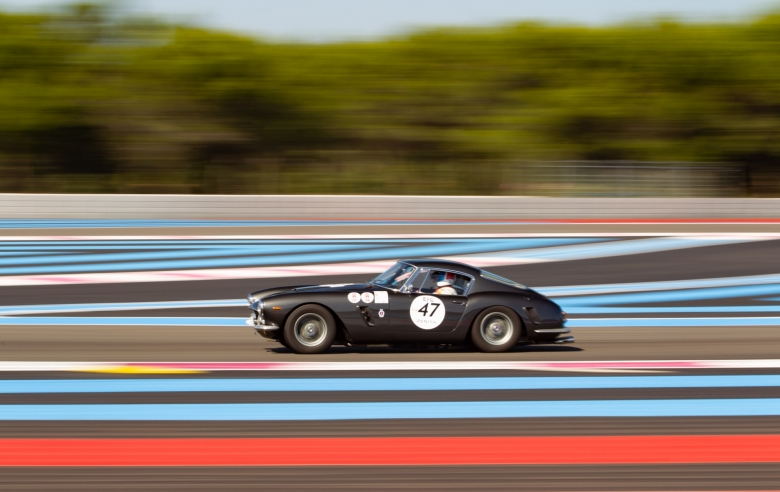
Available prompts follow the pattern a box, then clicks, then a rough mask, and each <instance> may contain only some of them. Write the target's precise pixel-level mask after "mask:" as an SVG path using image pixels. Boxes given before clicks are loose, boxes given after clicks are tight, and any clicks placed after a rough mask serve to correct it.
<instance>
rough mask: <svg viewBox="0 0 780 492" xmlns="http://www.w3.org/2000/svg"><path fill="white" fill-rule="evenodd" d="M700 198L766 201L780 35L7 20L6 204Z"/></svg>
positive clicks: (775, 151) (734, 29) (3, 22)
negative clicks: (50, 196)
mask: <svg viewBox="0 0 780 492" xmlns="http://www.w3.org/2000/svg"><path fill="white" fill-rule="evenodd" d="M583 169H584V170H585V171H586V174H587V179H582V178H581V177H582V176H583V174H582V172H583ZM626 170H628V171H630V172H626ZM643 170H644V171H643ZM572 176H574V178H573V177H572ZM576 176H580V177H579V178H577V177H576ZM615 176H619V177H620V179H617V180H615V179H613V178H614V177H615ZM656 178H658V183H657V185H654V186H653V187H651V188H649V189H647V190H645V191H641V187H638V186H639V185H641V183H642V182H650V181H652V180H654V179H656ZM604 183H607V185H604ZM700 183H709V184H711V186H710V185H708V187H707V190H706V191H705V192H704V194H712V195H719V194H727V195H747V196H777V195H780V14H777V15H765V16H762V17H760V18H756V19H753V20H750V21H742V22H733V23H722V24H703V23H679V22H675V21H673V20H666V21H664V20H653V21H648V22H646V23H635V24H622V25H614V26H607V27H577V26H553V25H544V24H536V23H521V24H516V25H508V26H504V27H492V28H484V29H437V30H427V31H421V32H417V33H413V34H410V35H405V36H402V37H393V38H387V39H382V40H378V41H372V42H349V43H336V44H303V43H298V44H294V43H286V44H285V43H270V42H264V41H262V40H258V39H252V38H248V37H244V36H238V35H234V34H230V33H225V32H217V31H210V30H206V29H202V28H195V27H189V26H179V25H166V24H163V23H160V22H157V21H155V20H154V19H131V18H124V17H122V16H120V15H118V14H116V13H115V12H113V11H112V10H111V9H110V8H109V7H106V6H100V5H76V6H72V7H69V8H67V9H64V10H59V11H52V12H51V13H47V14H34V15H33V14H2V13H0V191H3V192H65V193H69V192H98V193H216V194H237V193H242V194H260V193H262V194H297V193H360V194H365V193H380V194H477V195H496V194H537V195H538V194H564V195H565V194H571V195H578V194H580V195H583V194H584V195H587V194H596V195H598V194H607V195H609V194H620V193H621V190H623V191H625V190H626V189H629V190H634V191H631V193H636V194H661V195H663V194H686V193H695V191H691V190H693V189H694V188H695V186H696V185H697V184H700ZM636 190H639V191H636ZM671 190H675V191H674V193H672V191H671Z"/></svg>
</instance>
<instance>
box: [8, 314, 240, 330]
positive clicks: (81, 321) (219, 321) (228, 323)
mask: <svg viewBox="0 0 780 492" xmlns="http://www.w3.org/2000/svg"><path fill="white" fill-rule="evenodd" d="M247 318H248V316H247ZM247 318H173V317H171V318H166V317H156V318H155V317H149V318H132V317H127V318H117V317H90V316H79V317H76V316H74V317H65V316H59V317H57V316H51V317H47V316H35V317H33V316H30V317H27V316H20V317H0V326H3V325H24V326H184V327H193V326H215V327H225V328H229V327H242V328H247V325H246V319H247Z"/></svg>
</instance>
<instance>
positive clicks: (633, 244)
mask: <svg viewBox="0 0 780 492" xmlns="http://www.w3.org/2000/svg"><path fill="white" fill-rule="evenodd" d="M751 241H754V239H738V238H733V239H729V238H723V239H708V238H677V237H661V238H650V239H633V240H627V241H612V242H607V243H599V244H595V245H584V246H561V247H558V248H549V249H543V250H536V251H505V252H502V253H501V256H504V257H515V258H528V259H539V260H551V261H571V260H582V259H588V258H603V257H609V256H621V255H636V254H642V253H654V252H660V251H672V250H677V249H688V248H698V247H703V246H717V245H721V244H737V243H743V242H751Z"/></svg>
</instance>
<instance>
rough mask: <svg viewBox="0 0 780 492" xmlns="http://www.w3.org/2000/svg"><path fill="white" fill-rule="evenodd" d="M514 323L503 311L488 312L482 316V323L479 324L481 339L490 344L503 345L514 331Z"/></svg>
mask: <svg viewBox="0 0 780 492" xmlns="http://www.w3.org/2000/svg"><path fill="white" fill-rule="evenodd" d="M514 329H515V327H514V325H513V324H512V320H511V319H509V316H507V315H506V314H504V313H490V314H488V315H487V316H485V317H484V318H482V324H480V325H479V332H480V334H481V335H482V339H483V340H485V341H486V342H487V343H489V344H490V345H503V344H505V343H506V342H507V341H508V340H509V339H510V338H512V333H513V332H514Z"/></svg>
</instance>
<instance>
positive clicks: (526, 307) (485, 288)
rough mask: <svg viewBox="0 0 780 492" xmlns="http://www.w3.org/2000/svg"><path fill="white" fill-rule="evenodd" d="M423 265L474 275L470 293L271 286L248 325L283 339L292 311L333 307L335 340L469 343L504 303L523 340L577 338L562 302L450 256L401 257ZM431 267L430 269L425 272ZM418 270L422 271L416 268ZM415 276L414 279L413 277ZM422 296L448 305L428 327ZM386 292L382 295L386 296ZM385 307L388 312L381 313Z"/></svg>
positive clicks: (256, 299)
mask: <svg viewBox="0 0 780 492" xmlns="http://www.w3.org/2000/svg"><path fill="white" fill-rule="evenodd" d="M399 262H402V263H406V264H409V265H413V266H415V267H417V269H418V270H419V269H437V270H448V271H455V272H459V273H463V274H466V275H468V276H471V277H473V279H474V281H473V283H472V284H471V285H470V288H469V290H468V292H467V295H437V294H425V293H420V292H403V291H402V290H396V289H389V288H386V287H381V286H378V285H374V284H371V283H366V284H335V285H298V286H288V287H278V288H273V289H265V290H260V291H257V292H252V293H251V294H249V303H250V307H251V308H252V309H253V315H252V318H251V319H250V321H248V324H252V325H253V326H254V327H255V330H256V331H257V332H258V333H259V334H261V335H263V336H264V337H266V338H269V339H274V340H277V341H280V342H281V341H282V336H283V335H282V332H283V328H284V326H285V322H286V320H287V317H288V316H289V314H290V313H291V312H292V311H293V310H295V309H296V308H298V307H299V306H302V305H304V304H318V305H320V306H323V307H325V308H327V309H328V310H329V311H330V312H331V313H332V314H333V317H334V319H335V320H336V324H337V325H338V328H339V336H338V337H337V339H336V341H335V343H341V344H349V345H352V344H354V345H363V344H388V343H390V344H394V343H423V344H428V343H430V344H459V343H464V342H465V341H466V339H467V336H468V334H469V330H470V329H471V326H472V323H473V321H474V319H475V318H476V317H477V316H478V315H479V313H480V312H482V311H483V310H485V309H487V308H489V307H492V306H504V307H508V308H510V309H512V310H514V311H515V312H516V313H517V314H518V316H520V318H521V320H522V323H523V327H522V335H521V337H520V341H521V342H536V343H551V342H556V341H566V342H571V341H573V339H572V337H561V335H564V334H567V333H569V329H568V328H565V327H564V323H565V322H566V318H565V313H563V312H562V311H561V308H560V306H558V304H556V303H555V302H553V301H551V300H550V299H548V298H547V297H545V296H543V295H542V294H539V293H538V292H536V291H534V290H533V289H530V288H519V287H514V286H511V285H506V284H504V283H499V282H496V281H493V280H489V279H488V278H485V277H482V276H481V273H482V271H481V270H480V269H478V268H475V267H472V266H469V265H465V264H463V263H456V262H451V261H444V260H430V259H424V260H399ZM422 271H426V270H422ZM415 272H417V270H416V271H415ZM412 278H414V275H412V276H411V277H410V280H411V279H412ZM377 291H384V292H387V297H388V302H387V303H377V302H364V301H363V299H361V300H360V301H358V302H351V301H350V300H349V299H348V295H349V294H350V293H358V294H363V293H367V292H368V293H372V294H374V297H375V294H376V292H377ZM421 295H433V296H435V297H436V298H438V299H439V300H440V301H441V302H442V303H443V305H444V307H445V316H444V320H443V321H442V322H441V324H440V325H438V326H437V327H435V328H433V329H430V330H425V329H421V328H419V327H417V326H415V325H414V324H413V323H412V321H411V317H410V306H411V304H412V302H413V301H414V299H415V298H416V297H418V296H421ZM380 296H381V294H380ZM380 310H381V311H382V313H380Z"/></svg>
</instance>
